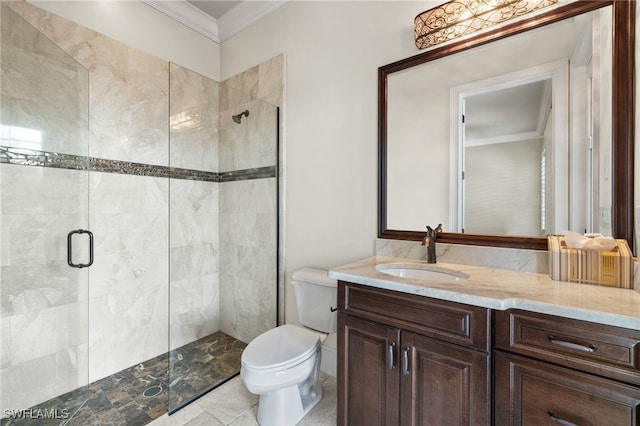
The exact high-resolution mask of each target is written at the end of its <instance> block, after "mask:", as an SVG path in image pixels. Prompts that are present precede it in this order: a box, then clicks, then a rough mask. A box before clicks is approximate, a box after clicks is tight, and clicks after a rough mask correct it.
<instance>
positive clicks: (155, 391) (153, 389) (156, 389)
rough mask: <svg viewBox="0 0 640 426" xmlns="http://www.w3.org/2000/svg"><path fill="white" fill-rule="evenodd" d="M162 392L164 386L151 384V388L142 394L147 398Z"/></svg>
mask: <svg viewBox="0 0 640 426" xmlns="http://www.w3.org/2000/svg"><path fill="white" fill-rule="evenodd" d="M160 392H162V386H151V387H150V388H148V389H147V390H145V391H144V392H143V393H142V395H144V396H145V397H147V398H153V397H154V396H157V395H159V394H160Z"/></svg>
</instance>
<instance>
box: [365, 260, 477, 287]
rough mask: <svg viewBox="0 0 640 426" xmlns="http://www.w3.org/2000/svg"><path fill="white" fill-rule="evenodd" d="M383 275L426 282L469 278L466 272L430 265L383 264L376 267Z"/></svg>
mask: <svg viewBox="0 0 640 426" xmlns="http://www.w3.org/2000/svg"><path fill="white" fill-rule="evenodd" d="M376 269H377V270H378V271H380V272H382V273H383V274H388V275H393V276H394V277H401V278H413V279H418V280H425V281H450V282H455V281H461V280H466V279H467V278H469V275H467V274H465V273H464V272H460V271H456V270H455V269H449V268H443V267H440V266H436V265H432V264H428V263H383V264H380V265H377V266H376Z"/></svg>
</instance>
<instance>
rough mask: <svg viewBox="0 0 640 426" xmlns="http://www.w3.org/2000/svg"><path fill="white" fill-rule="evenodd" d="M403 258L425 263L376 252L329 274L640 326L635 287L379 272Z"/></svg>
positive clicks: (504, 275) (489, 271)
mask: <svg viewBox="0 0 640 426" xmlns="http://www.w3.org/2000/svg"><path fill="white" fill-rule="evenodd" d="M398 262H401V263H423V264H424V262H420V261H417V260H414V259H399V258H393V257H382V256H374V257H369V258H366V259H363V260H360V261H357V262H354V263H350V264H348V265H344V266H340V267H337V268H333V269H331V270H330V271H329V277H331V278H335V279H338V280H342V281H349V282H352V283H356V284H363V285H368V286H372V287H377V288H382V289H388V290H395V291H401V292H403V293H410V294H416V295H421V296H427V297H433V298H436V299H441V300H448V301H452V302H460V303H465V304H468V305H473V306H481V307H485V308H491V309H498V310H505V309H510V308H515V309H524V310H528V311H533V312H540V313H544V314H550V315H558V316H562V317H566V318H573V319H579V320H584V321H591V322H597V323H601V324H607V325H614V326H618V327H624V328H631V329H636V330H640V293H639V292H637V291H635V290H627V289H620V288H609V287H600V286H595V285H588V284H577V283H570V282H564V281H554V280H552V279H551V278H550V277H549V275H547V274H536V273H531V272H517V271H509V270H504V269H493V268H484V267H479V266H469V265H459V264H451V263H440V262H438V263H437V264H436V266H437V267H440V268H449V269H453V270H456V271H460V272H463V273H465V274H467V275H468V276H469V278H467V279H464V280H460V281H457V282H439V281H435V280H434V281H428V282H427V281H424V280H419V279H411V278H400V277H395V276H392V275H389V274H385V273H383V272H379V271H378V270H376V266H377V265H380V264H384V263H398Z"/></svg>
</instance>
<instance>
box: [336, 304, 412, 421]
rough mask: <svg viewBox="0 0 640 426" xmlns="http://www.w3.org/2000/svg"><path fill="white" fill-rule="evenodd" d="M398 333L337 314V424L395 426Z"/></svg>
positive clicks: (378, 325) (397, 403)
mask: <svg viewBox="0 0 640 426" xmlns="http://www.w3.org/2000/svg"><path fill="white" fill-rule="evenodd" d="M399 345H400V330H399V329H397V328H393V327H387V326H384V325H382V324H378V323H375V322H369V321H364V320H361V319H358V318H355V317H351V316H348V315H345V314H343V313H342V312H339V313H338V354H339V355H338V424H339V425H343V426H359V425H363V426H375V425H397V424H398V414H399V404H400V402H399V398H400V379H399V378H400V376H399V374H398V370H399V369H400V368H401V367H400V363H399V359H398V355H399V353H398V347H399Z"/></svg>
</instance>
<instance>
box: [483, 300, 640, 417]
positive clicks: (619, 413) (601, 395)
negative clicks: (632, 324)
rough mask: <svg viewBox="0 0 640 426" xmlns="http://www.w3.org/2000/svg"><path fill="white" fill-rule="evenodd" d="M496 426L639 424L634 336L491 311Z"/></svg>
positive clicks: (637, 336)
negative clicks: (493, 341) (492, 315)
mask: <svg viewBox="0 0 640 426" xmlns="http://www.w3.org/2000/svg"><path fill="white" fill-rule="evenodd" d="M494 320H495V326H494V331H495V346H494V348H495V351H494V392H495V398H494V399H495V406H494V408H495V410H494V415H495V424H497V425H542V424H561V425H607V426H613V425H638V424H640V331H637V330H630V329H624V328H619V327H613V326H607V325H600V324H595V323H591V322H586V321H579V320H573V319H567V318H562V317H556V316H551V315H543V314H537V313H532V312H528V311H519V310H508V311H496V312H495V313H494Z"/></svg>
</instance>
